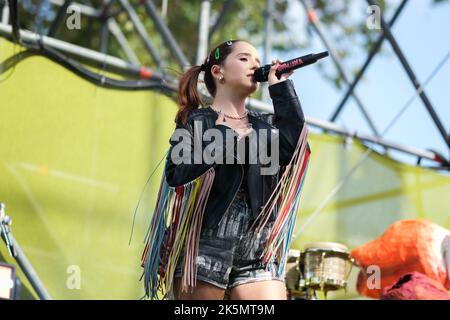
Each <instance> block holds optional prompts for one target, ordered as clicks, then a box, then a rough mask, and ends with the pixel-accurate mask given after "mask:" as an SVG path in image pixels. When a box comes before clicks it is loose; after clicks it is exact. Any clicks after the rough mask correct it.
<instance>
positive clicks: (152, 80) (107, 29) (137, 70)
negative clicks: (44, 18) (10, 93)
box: [0, 0, 450, 166]
mask: <svg viewBox="0 0 450 320" xmlns="http://www.w3.org/2000/svg"><path fill="white" fill-rule="evenodd" d="M48 1H50V2H51V3H52V4H53V5H56V6H59V10H58V13H57V16H56V18H55V20H54V21H53V23H52V25H51V27H50V29H49V31H48V33H47V35H42V34H36V33H33V32H30V31H26V30H19V29H18V25H17V24H14V23H13V22H14V21H16V20H18V16H17V10H11V8H9V6H8V4H7V3H6V2H5V3H3V7H0V9H2V10H1V17H2V23H0V34H2V35H3V36H5V37H8V38H9V39H11V40H13V41H16V42H20V43H21V44H22V45H25V46H27V45H28V46H31V48H30V50H32V49H34V50H37V51H34V53H35V54H38V53H39V50H43V49H47V51H45V52H46V55H47V56H49V57H60V58H61V59H62V58H63V56H64V55H67V56H70V57H73V58H74V59H75V61H74V60H71V63H72V68H75V67H73V65H75V66H76V68H78V69H82V64H77V61H76V60H81V61H83V62H84V63H92V64H94V65H96V66H101V67H102V68H107V69H108V71H112V72H116V73H120V74H123V75H126V76H129V77H133V78H134V79H136V80H134V81H131V82H130V81H128V82H127V83H126V85H123V86H122V84H123V83H122V82H121V81H119V80H112V79H109V80H110V85H109V87H117V88H120V89H133V88H134V89H143V88H157V87H158V84H159V85H160V86H161V87H163V88H164V89H165V90H169V91H172V93H175V92H176V91H177V88H178V80H177V79H176V78H173V77H170V76H169V75H167V74H166V73H165V72H164V69H165V67H164V66H165V61H164V59H163V58H162V54H161V52H158V50H157V49H156V48H155V46H154V44H153V42H152V41H151V39H150V36H149V34H148V32H147V30H146V28H145V26H144V24H143V23H142V22H141V20H140V18H139V16H138V14H137V12H136V8H135V7H134V6H133V5H131V4H130V2H129V1H128V0H117V1H116V0H105V1H104V2H103V4H102V5H101V6H100V7H98V8H94V7H92V6H88V5H85V4H80V3H77V2H75V1H72V0H48ZM0 2H1V1H0ZM10 2H11V3H15V4H16V5H17V1H10ZM212 2H213V0H202V2H201V5H200V12H199V26H198V33H199V41H198V44H197V54H196V58H195V63H196V64H200V63H202V62H203V60H204V58H205V57H206V55H207V48H208V47H209V42H210V40H211V37H212V36H213V34H214V33H215V32H217V30H219V28H220V27H221V25H222V24H223V20H224V17H225V16H226V14H227V13H228V12H229V10H230V8H231V7H232V6H233V5H234V2H235V1H234V0H226V1H224V2H223V3H222V10H221V11H220V13H219V15H218V17H217V18H216V20H215V21H212V23H211V21H210V17H211V6H212ZM299 2H300V3H301V4H302V6H303V7H304V9H305V11H306V12H307V16H308V19H309V22H310V24H311V26H312V28H313V29H314V30H315V32H316V34H317V35H318V36H319V38H320V40H321V41H322V43H323V44H324V45H325V47H326V48H327V49H328V51H329V52H330V55H331V57H332V60H333V62H334V65H335V67H336V69H337V71H338V73H339V75H340V76H341V77H342V78H343V79H344V82H345V83H346V84H347V86H348V89H347V91H346V92H345V94H344V96H343V99H342V101H341V102H340V104H339V105H338V107H337V109H336V110H335V112H333V115H332V117H331V122H329V121H325V120H320V119H314V118H311V117H307V123H308V124H309V125H311V126H313V127H316V128H320V129H323V130H325V131H327V132H332V133H335V134H339V135H343V136H346V137H352V138H356V139H360V140H361V141H364V142H368V143H372V144H376V145H380V146H382V147H383V148H385V149H386V150H397V151H400V152H403V153H406V154H410V155H414V156H417V157H418V159H428V160H431V161H435V162H437V163H438V164H440V165H441V166H443V165H446V166H447V165H448V160H446V159H445V157H443V156H442V155H440V154H438V153H437V152H434V151H423V150H417V149H415V148H411V147H407V146H403V145H401V144H397V143H395V142H391V141H386V140H385V139H383V138H382V137H381V136H380V133H379V131H378V128H376V126H375V124H374V122H373V120H372V119H371V117H370V112H369V110H368V108H367V107H366V106H365V105H364V103H363V102H362V100H361V98H360V97H359V96H358V95H357V94H356V93H355V88H356V86H357V85H358V83H359V81H360V79H361V78H362V76H363V74H364V72H365V71H366V70H367V67H368V65H369V64H370V63H371V61H372V60H373V58H374V57H375V55H376V53H377V52H378V51H379V49H380V47H381V44H382V43H383V41H384V39H387V40H388V41H389V42H390V44H391V45H392V47H393V49H394V51H395V53H396V54H397V56H398V57H399V59H400V61H401V63H402V65H403V67H404V68H405V70H406V72H407V74H408V76H409V77H410V79H411V81H412V82H413V84H414V86H415V88H416V89H419V88H420V89H421V90H420V92H419V95H420V97H421V98H422V101H423V102H424V104H425V106H426V108H427V110H428V112H429V113H430V115H431V117H432V119H433V121H434V122H435V124H436V126H437V127H438V129H439V132H440V133H441V135H442V136H443V138H444V140H445V141H446V143H447V145H448V146H449V147H450V140H449V137H448V134H447V133H446V132H445V130H444V127H443V125H442V123H441V121H440V119H439V117H438V116H437V114H436V112H435V111H434V109H433V107H432V105H431V103H430V101H429V99H428V98H427V96H426V94H425V91H424V89H423V88H422V87H421V86H420V83H419V82H418V80H417V78H416V77H415V75H414V73H413V71H412V69H411V67H410V66H409V64H408V62H407V60H406V58H405V56H404V55H403V53H402V51H401V50H400V48H399V46H398V44H397V42H396V41H395V38H394V36H393V35H392V33H391V31H390V28H391V27H392V26H393V25H394V23H395V22H396V21H397V19H398V17H399V15H400V13H401V12H402V10H403V9H404V7H405V5H406V3H407V2H408V0H403V1H402V3H401V4H400V5H399V7H398V8H397V10H396V11H395V13H394V15H393V17H392V18H391V20H390V21H389V23H386V22H385V20H384V19H382V22H381V23H382V27H383V30H384V32H383V33H382V34H381V35H380V36H379V38H378V40H377V41H376V43H375V44H374V46H373V48H372V49H371V50H370V52H369V54H368V57H367V60H366V62H365V63H364V64H363V66H362V68H361V70H360V72H359V73H358V74H357V76H356V77H355V79H350V77H349V75H348V74H347V73H346V71H345V69H344V67H343V65H342V63H341V62H340V61H339V58H338V55H337V54H336V52H335V49H334V47H333V44H332V42H331V41H330V39H329V38H328V37H327V35H326V32H325V30H324V27H323V26H322V24H321V22H320V19H319V18H318V15H317V14H316V13H315V11H314V8H313V7H312V6H311V4H310V3H309V2H308V0H299ZM367 2H368V3H369V4H370V5H373V4H376V3H375V2H374V1H373V0H367ZM275 3H276V1H275V0H266V9H265V11H264V17H265V18H266V21H267V23H266V27H265V31H264V41H263V42H264V60H268V59H269V56H270V50H271V48H272V43H271V42H272V41H271V39H272V34H273V32H274V31H273V16H272V12H273V11H274V6H275ZM114 5H115V6H116V7H117V6H120V9H119V10H117V9H116V11H112V7H113V6H114ZM139 5H142V6H143V7H144V8H145V12H146V13H147V17H148V18H149V19H150V20H151V21H152V23H153V24H154V27H155V30H156V31H157V32H158V35H159V36H160V37H161V39H162V42H163V43H164V44H165V46H166V47H167V48H168V49H169V52H170V53H171V54H172V56H173V58H174V59H175V60H176V61H177V62H178V64H179V66H180V68H181V69H182V70H185V69H186V68H188V67H189V66H190V63H189V61H188V60H187V58H186V57H185V55H184V54H183V52H182V50H181V48H180V47H179V45H178V43H177V41H176V39H175V38H174V36H173V35H172V33H171V32H170V30H169V28H168V27H167V25H166V23H165V22H164V20H163V19H162V18H161V16H160V14H159V13H158V10H157V8H156V6H155V4H154V3H153V1H152V0H140V1H139ZM166 5H167V3H166ZM71 6H75V7H76V8H77V9H78V10H80V11H81V14H82V15H85V16H87V17H89V18H91V19H94V20H96V21H98V22H99V23H102V29H101V42H100V48H99V51H95V50H92V49H88V48H84V47H81V46H78V45H74V44H71V43H68V42H66V41H64V40H61V39H57V38H56V36H57V31H58V28H59V27H60V25H61V23H62V20H63V17H64V15H65V14H66V12H67V10H68V9H69V8H70V7H71ZM13 9H14V8H13ZM166 10H167V9H165V11H166ZM120 12H125V13H126V15H127V16H128V18H129V21H130V22H131V23H132V25H133V28H134V30H135V32H136V33H137V35H138V36H139V38H140V39H141V41H142V43H143V45H144V47H145V48H146V50H147V51H148V53H149V54H150V56H151V57H152V59H153V63H154V65H155V67H154V68H149V67H147V66H142V64H141V62H140V60H139V57H138V56H137V55H136V53H135V52H134V51H133V49H132V48H131V46H130V45H129V43H128V40H127V39H126V37H125V35H124V33H123V32H122V30H121V26H120V25H119V24H118V23H117V21H116V19H115V17H116V16H117V14H118V13H120ZM10 23H11V24H10ZM110 36H112V37H113V38H114V39H115V40H116V41H117V43H118V44H119V46H120V48H121V49H122V51H123V53H124V54H125V56H126V57H127V61H124V60H123V59H120V58H118V57H114V56H111V55H109V54H108V41H109V37H110ZM50 49H51V50H50ZM52 50H53V51H52ZM22 56H24V55H22ZM79 73H82V71H79ZM100 80H101V81H100ZM98 84H99V85H104V79H99V81H98ZM133 85H136V87H133ZM262 87H263V86H262ZM266 91H267V90H266ZM202 94H203V98H204V100H205V101H210V100H211V97H209V96H208V95H206V92H202ZM350 96H352V97H353V98H354V99H355V101H356V104H357V106H358V108H359V110H360V111H361V113H362V115H363V117H364V119H365V120H366V122H367V124H368V126H369V128H370V129H371V131H372V133H373V134H374V136H370V135H364V134H359V133H356V132H352V131H349V130H346V129H344V128H341V127H339V126H338V125H336V124H335V123H334V122H335V121H336V119H337V117H338V116H339V114H340V113H341V112H342V110H343V109H344V107H345V105H346V102H347V101H348V98H349V97H350ZM263 98H264V96H263ZM266 98H267V97H266ZM247 107H248V108H250V109H255V110H257V111H262V112H273V107H272V105H271V104H270V103H267V102H266V101H265V100H264V99H262V101H261V100H255V99H248V102H247ZM418 162H420V161H418Z"/></svg>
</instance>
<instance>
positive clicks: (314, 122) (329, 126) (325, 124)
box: [247, 98, 445, 163]
mask: <svg viewBox="0 0 450 320" xmlns="http://www.w3.org/2000/svg"><path fill="white" fill-rule="evenodd" d="M247 107H249V108H251V109H253V110H256V111H260V112H269V113H271V112H273V106H272V105H271V104H268V103H265V102H263V101H260V100H255V99H251V98H250V99H248V101H247ZM306 123H307V124H308V125H310V126H313V127H316V128H320V129H323V130H325V131H327V132H333V133H336V134H339V135H342V136H345V137H350V138H355V139H360V140H362V141H366V142H371V143H374V144H378V145H380V146H382V147H386V148H388V149H392V150H397V151H400V152H403V153H406V154H410V155H413V156H418V157H422V158H424V159H428V160H432V161H437V162H440V163H442V162H443V161H444V160H445V159H439V157H437V156H436V153H434V152H430V151H422V150H419V149H416V148H412V147H407V146H402V145H400V144H396V143H394V142H390V141H388V140H385V139H383V138H380V137H372V136H370V135H364V134H359V133H357V132H356V131H349V130H346V129H344V128H342V127H340V126H338V125H337V124H335V123H334V122H329V121H326V120H320V119H316V118H312V117H306ZM441 160H442V161H441ZM444 162H445V161H444Z"/></svg>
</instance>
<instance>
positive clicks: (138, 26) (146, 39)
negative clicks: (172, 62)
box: [119, 0, 164, 69]
mask: <svg viewBox="0 0 450 320" xmlns="http://www.w3.org/2000/svg"><path fill="white" fill-rule="evenodd" d="M119 1H120V3H121V4H122V6H123V8H124V9H125V11H126V12H127V14H128V17H129V18H130V20H131V22H132V23H133V26H134V27H135V29H136V31H137V33H138V35H139V37H140V38H141V39H142V41H143V42H144V45H145V47H146V48H147V50H148V52H149V53H150V54H151V56H152V57H153V59H154V60H155V63H156V65H157V66H158V68H159V69H162V68H163V67H164V66H163V61H162V59H161V57H160V55H159V54H158V52H157V51H156V49H155V48H154V47H153V45H152V43H151V42H150V37H149V35H148V33H147V31H146V30H145V27H144V25H143V24H142V23H141V20H140V19H139V16H138V15H137V13H136V11H135V10H134V8H133V6H132V5H131V4H130V3H129V2H128V0H119Z"/></svg>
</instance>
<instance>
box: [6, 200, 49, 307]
mask: <svg viewBox="0 0 450 320" xmlns="http://www.w3.org/2000/svg"><path fill="white" fill-rule="evenodd" d="M4 208H5V205H4V204H3V203H0V234H1V238H2V239H3V241H4V242H5V244H6V246H7V248H8V251H9V253H10V254H11V256H12V257H13V258H14V259H15V260H16V261H17V263H18V264H19V267H20V268H21V269H22V271H23V273H24V274H25V277H27V279H28V281H29V282H30V284H31V286H32V287H33V289H34V291H35V292H36V293H37V295H38V296H39V299H41V300H51V299H52V298H51V297H50V295H49V293H48V292H47V289H45V287H44V285H43V283H42V282H41V280H40V279H39V277H38V275H37V273H36V271H35V270H34V268H33V266H32V265H31V263H30V262H29V261H28V259H27V257H26V256H25V254H24V253H23V251H22V248H21V247H20V246H19V243H18V242H17V241H16V239H14V236H13V235H12V233H11V218H10V217H9V216H6V215H5V211H4Z"/></svg>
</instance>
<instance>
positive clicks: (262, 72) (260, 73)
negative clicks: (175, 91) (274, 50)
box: [253, 51, 328, 82]
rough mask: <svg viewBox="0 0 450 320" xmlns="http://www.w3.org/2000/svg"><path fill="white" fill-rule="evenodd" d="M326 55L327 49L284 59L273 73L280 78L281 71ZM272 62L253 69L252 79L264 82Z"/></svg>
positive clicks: (314, 60) (303, 65) (303, 64)
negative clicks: (287, 59)
mask: <svg viewBox="0 0 450 320" xmlns="http://www.w3.org/2000/svg"><path fill="white" fill-rule="evenodd" d="M325 57H328V51H324V52H321V53H317V54H307V55H306V56H303V57H300V58H295V59H292V60H289V61H285V62H282V63H280V65H279V66H278V69H277V71H276V72H275V75H276V76H277V78H278V79H280V77H281V75H282V74H283V73H288V72H290V71H292V70H295V69H298V68H303V67H306V66H307V65H310V64H313V63H315V62H316V61H317V60H319V59H322V58H325ZM272 66H273V65H272V64H266V65H265V66H263V67H260V68H258V69H256V70H255V73H254V74H253V80H255V81H258V82H265V81H267V80H268V76H269V72H270V68H271V67H272Z"/></svg>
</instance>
